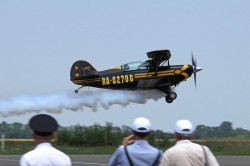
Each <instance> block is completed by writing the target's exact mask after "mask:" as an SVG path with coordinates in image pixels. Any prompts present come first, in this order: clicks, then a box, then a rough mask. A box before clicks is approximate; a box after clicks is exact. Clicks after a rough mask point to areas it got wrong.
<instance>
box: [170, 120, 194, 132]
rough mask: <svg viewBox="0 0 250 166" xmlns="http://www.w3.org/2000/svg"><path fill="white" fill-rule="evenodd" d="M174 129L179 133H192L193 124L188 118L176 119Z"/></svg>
mask: <svg viewBox="0 0 250 166" xmlns="http://www.w3.org/2000/svg"><path fill="white" fill-rule="evenodd" d="M174 131H175V132H176V133H179V134H192V133H193V125H192V123H191V122H190V121H189V120H178V121H177V122H176V124H175V129H174Z"/></svg>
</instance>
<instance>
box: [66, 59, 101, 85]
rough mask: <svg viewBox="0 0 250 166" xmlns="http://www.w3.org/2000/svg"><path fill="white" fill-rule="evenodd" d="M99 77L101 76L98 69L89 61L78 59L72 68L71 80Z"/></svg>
mask: <svg viewBox="0 0 250 166" xmlns="http://www.w3.org/2000/svg"><path fill="white" fill-rule="evenodd" d="M97 77H99V73H98V71H97V70H96V69H95V68H94V67H93V66H92V65H91V64H90V63H88V62H87V61H83V60H79V61H76V62H75V63H73V65H72V67H71V70H70V80H71V81H74V80H81V79H85V78H97Z"/></svg>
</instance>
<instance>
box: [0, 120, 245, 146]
mask: <svg viewBox="0 0 250 166" xmlns="http://www.w3.org/2000/svg"><path fill="white" fill-rule="evenodd" d="M130 133H131V130H130V127H128V126H121V127H118V126H114V125H113V124H112V123H110V122H106V124H105V125H100V124H98V123H95V124H94V125H92V126H84V125H80V124H77V125H74V126H70V127H60V128H59V130H58V132H57V143H58V144H59V145H69V146H117V145H119V144H120V143H121V140H122V139H123V137H125V136H128V135H129V134H130ZM0 134H1V135H5V138H6V139H29V138H32V136H31V135H32V132H31V130H30V128H29V126H28V125H27V124H22V123H12V124H8V123H6V122H2V123H0ZM228 137H230V138H232V137H234V138H235V137H237V138H250V132H249V131H248V130H245V129H242V128H236V129H233V127H232V123H231V122H228V121H224V122H222V123H221V125H220V126H217V127H209V126H205V125H198V126H196V129H195V139H207V138H228ZM172 138H173V133H166V132H164V131H162V130H155V131H154V132H153V134H152V136H151V137H150V139H149V141H150V143H151V144H153V145H156V146H158V147H159V146H164V145H167V144H168V143H169V139H172Z"/></svg>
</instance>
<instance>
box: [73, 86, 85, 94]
mask: <svg viewBox="0 0 250 166" xmlns="http://www.w3.org/2000/svg"><path fill="white" fill-rule="evenodd" d="M82 88H83V86H81V87H79V88H77V89H76V90H75V93H78V92H79V90H80V89H82Z"/></svg>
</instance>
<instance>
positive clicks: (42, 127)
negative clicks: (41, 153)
mask: <svg viewBox="0 0 250 166" xmlns="http://www.w3.org/2000/svg"><path fill="white" fill-rule="evenodd" d="M29 126H30V128H31V129H32V130H33V138H34V140H35V141H36V142H49V141H51V140H52V139H53V138H54V132H56V130H57V129H58V123H57V121H56V120H55V119H54V118H53V117H52V116H50V115H47V114H39V115H35V116H33V117H32V118H31V119H30V121H29Z"/></svg>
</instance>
